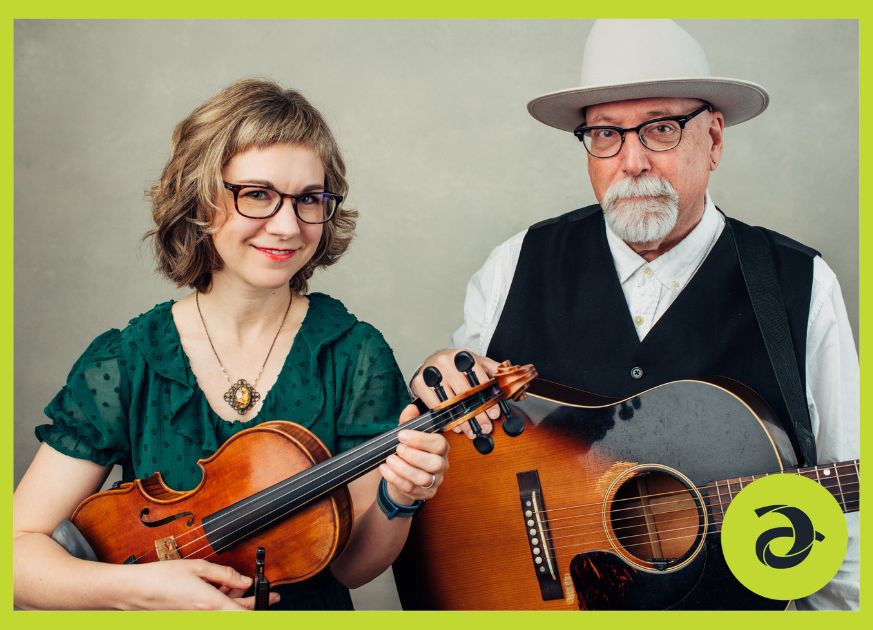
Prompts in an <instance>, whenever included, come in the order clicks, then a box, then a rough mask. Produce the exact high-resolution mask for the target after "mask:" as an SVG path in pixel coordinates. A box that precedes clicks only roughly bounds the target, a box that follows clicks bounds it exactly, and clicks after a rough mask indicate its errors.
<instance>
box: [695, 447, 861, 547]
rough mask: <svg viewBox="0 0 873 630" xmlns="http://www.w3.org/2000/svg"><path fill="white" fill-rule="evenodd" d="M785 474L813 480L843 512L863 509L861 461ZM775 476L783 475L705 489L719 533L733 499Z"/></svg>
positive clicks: (724, 482) (718, 483) (724, 481)
mask: <svg viewBox="0 0 873 630" xmlns="http://www.w3.org/2000/svg"><path fill="white" fill-rule="evenodd" d="M783 472H784V473H786V474H795V475H801V476H803V477H806V478H807V479H812V480H813V481H816V482H818V483H819V484H821V485H822V486H823V487H824V488H826V489H827V490H828V491H829V492H830V493H831V494H832V495H833V496H834V498H835V499H836V500H837V503H839V504H840V507H841V508H842V509H843V512H857V511H858V508H859V506H860V495H859V492H858V488H859V483H858V482H859V479H860V477H861V470H860V462H859V460H857V459H853V460H849V461H845V462H838V463H836V464H820V465H818V466H809V467H807V468H796V469H794V470H786V471H783ZM771 474H779V473H764V474H761V475H750V476H748V477H734V478H732V479H722V480H720V481H711V482H710V483H708V484H706V486H704V489H705V491H706V498H707V500H708V502H709V508H710V513H711V515H712V519H713V524H714V526H715V530H716V531H720V530H721V524H722V522H723V521H724V513H725V512H726V511H727V509H728V506H729V505H730V504H731V501H732V500H733V498H734V497H735V496H737V494H739V492H740V490H742V489H743V488H745V487H746V486H748V485H749V484H750V483H752V482H753V481H755V480H756V479H761V478H762V477H767V476H769V475H771Z"/></svg>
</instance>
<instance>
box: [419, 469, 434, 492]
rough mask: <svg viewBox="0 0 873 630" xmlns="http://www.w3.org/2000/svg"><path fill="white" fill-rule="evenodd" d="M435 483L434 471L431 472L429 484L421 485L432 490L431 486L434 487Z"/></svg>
mask: <svg viewBox="0 0 873 630" xmlns="http://www.w3.org/2000/svg"><path fill="white" fill-rule="evenodd" d="M435 483H436V475H435V474H433V473H431V474H430V483H429V484H427V485H426V486H421V487H422V488H423V489H425V490H430V489H431V488H433V485H434V484H435Z"/></svg>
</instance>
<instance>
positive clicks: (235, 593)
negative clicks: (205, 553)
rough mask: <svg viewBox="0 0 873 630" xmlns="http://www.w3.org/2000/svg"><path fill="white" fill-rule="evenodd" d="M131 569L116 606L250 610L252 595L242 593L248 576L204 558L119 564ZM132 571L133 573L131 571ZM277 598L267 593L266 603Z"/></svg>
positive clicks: (252, 603)
mask: <svg viewBox="0 0 873 630" xmlns="http://www.w3.org/2000/svg"><path fill="white" fill-rule="evenodd" d="M119 568H122V569H132V570H131V571H130V572H129V573H128V578H127V579H126V580H125V581H126V582H129V584H130V591H129V592H125V593H124V595H125V596H124V597H123V599H122V601H120V602H119V604H118V607H119V608H122V609H124V610H253V609H254V606H255V598H254V596H250V597H242V595H243V594H244V593H245V592H246V590H248V588H249V587H250V586H251V585H252V578H250V577H249V576H247V575H241V574H240V573H238V572H237V571H236V570H235V569H233V568H231V567H228V566H224V565H221V564H215V563H212V562H207V561H206V560H166V561H163V562H151V563H148V564H142V565H136V566H135V567H119ZM134 573H135V575H134ZM278 601H279V594H278V593H270V605H271V606H272V605H273V604H275V603H276V602H278Z"/></svg>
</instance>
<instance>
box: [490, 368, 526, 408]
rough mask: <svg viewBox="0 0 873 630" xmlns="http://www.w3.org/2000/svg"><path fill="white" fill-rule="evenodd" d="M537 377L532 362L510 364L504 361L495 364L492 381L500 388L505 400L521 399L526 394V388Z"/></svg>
mask: <svg viewBox="0 0 873 630" xmlns="http://www.w3.org/2000/svg"><path fill="white" fill-rule="evenodd" d="M536 377H537V370H536V368H535V367H534V366H533V364H531V363H528V364H527V365H512V364H511V363H510V362H509V361H504V362H503V363H501V364H500V365H498V366H497V371H496V372H495V373H494V381H495V382H496V383H497V386H498V387H499V388H500V391H501V392H502V394H503V398H504V399H506V400H515V401H519V400H523V399H524V397H525V396H526V395H527V388H528V386H529V385H530V383H531V381H533V380H534V379H535V378H536Z"/></svg>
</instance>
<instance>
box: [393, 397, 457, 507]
mask: <svg viewBox="0 0 873 630" xmlns="http://www.w3.org/2000/svg"><path fill="white" fill-rule="evenodd" d="M417 415H418V410H417V409H416V407H415V405H409V406H408V407H406V409H404V410H403V413H402V414H400V422H401V424H402V423H404V422H407V421H409V420H411V419H412V418H414V417H416V416H417ZM397 439H398V440H399V441H400V444H399V445H398V446H397V451H396V452H395V453H394V454H392V455H389V456H388V458H387V459H386V460H385V463H384V464H382V465H381V466H379V472H380V473H382V476H383V477H384V478H385V481H387V482H388V494H389V495H390V497H391V500H392V501H394V502H395V503H397V504H398V505H411V504H412V503H413V502H414V501H417V500H425V501H426V500H428V499H431V498H433V496H434V495H435V494H436V491H437V488H439V486H440V484H441V483H442V482H443V476H444V475H445V472H446V470H448V468H449V460H448V454H449V443H448V442H446V438H444V437H443V436H442V434H439V433H424V432H422V431H413V430H410V429H403V430H402V431H400V432H399V433H398V434H397Z"/></svg>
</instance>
